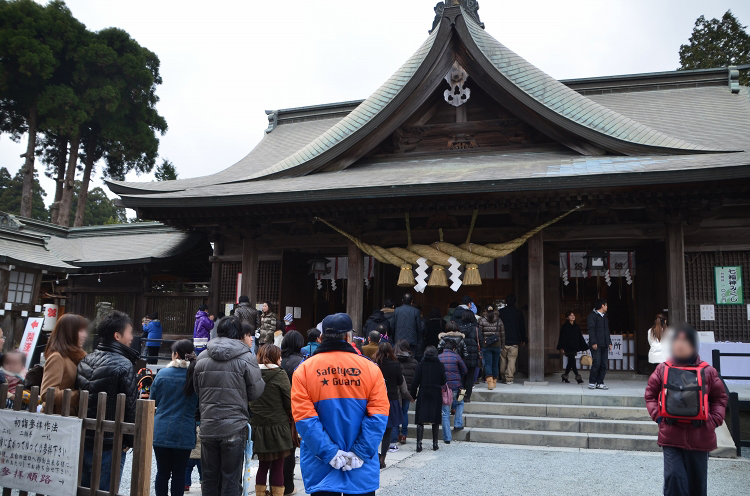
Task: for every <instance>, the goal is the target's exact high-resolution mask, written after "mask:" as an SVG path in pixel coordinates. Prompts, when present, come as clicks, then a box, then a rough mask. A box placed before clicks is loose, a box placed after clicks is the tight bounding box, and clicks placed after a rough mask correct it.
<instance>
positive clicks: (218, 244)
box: [208, 234, 224, 315]
mask: <svg viewBox="0 0 750 496" xmlns="http://www.w3.org/2000/svg"><path fill="white" fill-rule="evenodd" d="M223 245H224V243H223V240H222V239H221V235H219V234H217V235H216V239H215V240H214V254H213V257H211V287H210V288H209V293H208V294H209V301H208V308H209V313H212V314H214V315H216V314H218V313H219V303H220V302H219V298H220V296H221V262H219V261H218V259H217V257H218V256H220V255H223V251H224V247H223Z"/></svg>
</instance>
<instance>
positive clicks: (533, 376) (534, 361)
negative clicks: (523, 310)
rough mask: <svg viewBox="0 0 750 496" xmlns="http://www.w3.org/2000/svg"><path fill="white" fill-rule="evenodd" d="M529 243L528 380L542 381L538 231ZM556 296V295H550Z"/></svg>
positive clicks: (540, 245)
mask: <svg viewBox="0 0 750 496" xmlns="http://www.w3.org/2000/svg"><path fill="white" fill-rule="evenodd" d="M528 245H529V326H528V327H529V328H528V339H529V343H528V345H529V382H539V383H541V382H544V362H545V357H544V289H545V287H544V260H545V259H544V238H543V233H542V232H540V233H538V234H536V235H534V236H533V237H532V238H531V239H529V241H528ZM550 297H551V298H557V295H556V294H555V295H550Z"/></svg>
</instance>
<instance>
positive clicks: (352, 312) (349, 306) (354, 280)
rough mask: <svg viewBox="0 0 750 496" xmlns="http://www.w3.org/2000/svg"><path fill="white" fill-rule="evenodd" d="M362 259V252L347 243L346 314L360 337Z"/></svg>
mask: <svg viewBox="0 0 750 496" xmlns="http://www.w3.org/2000/svg"><path fill="white" fill-rule="evenodd" d="M364 270H365V268H364V258H363V255H362V251H361V250H360V249H359V248H357V245H355V244H354V243H352V242H351V241H350V242H349V275H348V280H347V283H346V313H348V314H349V317H351V318H352V323H353V324H354V332H355V333H356V334H357V335H362V323H363V320H364V311H363V307H364V302H363V300H364V294H365V276H364Z"/></svg>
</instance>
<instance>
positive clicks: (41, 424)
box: [0, 410, 82, 496]
mask: <svg viewBox="0 0 750 496" xmlns="http://www.w3.org/2000/svg"><path fill="white" fill-rule="evenodd" d="M81 425H82V421H81V419H78V418H75V417H57V416H52V415H43V414H39V413H29V412H16V411H13V410H0V486H2V487H7V488H13V489H20V490H22V491H28V492H33V493H37V494H54V495H56V496H75V494H76V490H77V485H78V454H79V449H80V443H81Z"/></svg>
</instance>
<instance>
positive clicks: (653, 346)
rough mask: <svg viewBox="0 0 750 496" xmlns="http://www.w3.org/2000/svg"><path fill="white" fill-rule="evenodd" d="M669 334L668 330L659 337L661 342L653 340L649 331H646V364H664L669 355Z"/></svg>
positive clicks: (652, 335)
mask: <svg viewBox="0 0 750 496" xmlns="http://www.w3.org/2000/svg"><path fill="white" fill-rule="evenodd" d="M670 343H671V332H670V330H669V329H667V330H666V331H664V333H663V334H662V335H661V341H657V340H656V338H654V334H653V332H652V331H651V329H649V330H648V345H649V350H648V363H664V362H666V361H667V360H669V356H670V355H671V352H670V350H671V345H670Z"/></svg>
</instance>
